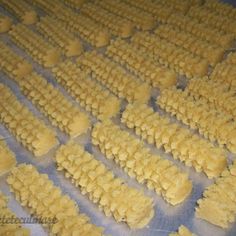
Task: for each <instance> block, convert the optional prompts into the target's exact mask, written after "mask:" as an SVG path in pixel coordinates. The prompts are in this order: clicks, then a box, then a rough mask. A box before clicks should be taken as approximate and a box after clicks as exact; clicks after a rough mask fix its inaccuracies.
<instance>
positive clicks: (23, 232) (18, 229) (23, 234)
mask: <svg viewBox="0 0 236 236" xmlns="http://www.w3.org/2000/svg"><path fill="white" fill-rule="evenodd" d="M7 204H8V199H7V197H6V196H5V195H3V193H2V192H1V191H0V212H1V217H4V218H5V219H6V221H9V219H12V218H13V219H16V218H17V216H16V215H15V214H14V213H13V212H12V211H11V210H10V209H9V208H8V206H7ZM0 235H5V236H8V235H9V236H17V235H19V236H30V230H29V229H27V228H24V227H22V226H21V225H20V224H17V223H11V224H9V223H7V224H6V223H5V224H4V223H2V222H1V223H0Z"/></svg>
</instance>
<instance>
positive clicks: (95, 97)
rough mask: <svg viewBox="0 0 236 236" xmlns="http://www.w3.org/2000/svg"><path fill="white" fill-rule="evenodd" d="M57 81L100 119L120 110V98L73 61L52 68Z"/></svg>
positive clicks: (111, 115) (113, 114)
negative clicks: (91, 77) (89, 76)
mask: <svg viewBox="0 0 236 236" xmlns="http://www.w3.org/2000/svg"><path fill="white" fill-rule="evenodd" d="M52 72H53V74H54V76H55V79H56V81H57V82H58V83H59V84H60V85H61V86H63V87H64V88H65V90H66V91H67V92H68V93H69V94H70V95H71V96H72V97H73V98H74V99H76V101H78V102H79V103H80V105H81V106H82V107H84V108H85V109H86V111H88V112H91V113H92V115H94V116H96V117H97V118H98V119H100V120H102V119H107V118H110V117H113V116H115V115H116V114H117V113H118V112H119V110H120V100H119V99H118V98H117V97H115V96H113V95H112V94H111V93H110V92H109V91H108V90H106V89H104V88H103V87H102V86H100V85H99V84H98V83H97V82H95V81H94V80H92V79H90V78H88V75H87V74H86V73H85V72H83V71H81V69H80V68H79V67H78V66H77V65H76V64H74V63H72V62H71V61H65V62H63V63H60V64H59V65H58V66H57V67H55V68H53V69H52Z"/></svg>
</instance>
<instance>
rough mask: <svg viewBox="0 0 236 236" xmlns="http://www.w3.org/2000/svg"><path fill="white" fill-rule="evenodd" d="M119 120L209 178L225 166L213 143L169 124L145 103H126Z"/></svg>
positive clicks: (225, 159)
mask: <svg viewBox="0 0 236 236" xmlns="http://www.w3.org/2000/svg"><path fill="white" fill-rule="evenodd" d="M121 121H122V123H125V124H126V125H127V127H129V128H134V130H135V133H136V134H137V135H139V136H141V137H142V139H145V140H147V142H148V143H150V144H155V145H156V147H158V148H160V147H164V150H165V152H166V153H168V152H171V153H172V155H173V157H174V158H175V159H179V160H180V161H182V162H184V164H185V165H187V166H192V167H194V169H195V170H196V171H197V172H204V173H205V174H206V175H207V176H208V177H209V178H213V177H217V176H219V175H220V174H221V173H222V171H223V170H224V169H225V167H226V165H227V158H226V153H225V152H224V151H223V150H222V149H220V148H216V147H214V145H213V144H211V143H210V142H208V141H206V140H205V139H202V138H200V137H199V136H198V135H196V134H192V133H191V131H190V130H189V129H186V128H183V127H182V126H181V125H178V124H175V123H172V122H171V121H170V119H169V118H167V117H164V116H163V117H162V116H160V115H159V114H158V113H155V112H154V111H153V109H152V108H151V107H148V106H147V105H140V104H138V103H136V104H129V105H128V106H127V107H126V109H125V111H124V112H123V114H122V118H121Z"/></svg>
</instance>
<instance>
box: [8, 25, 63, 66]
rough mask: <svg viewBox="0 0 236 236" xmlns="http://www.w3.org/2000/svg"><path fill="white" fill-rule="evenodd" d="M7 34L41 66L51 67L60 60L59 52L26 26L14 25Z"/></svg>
mask: <svg viewBox="0 0 236 236" xmlns="http://www.w3.org/2000/svg"><path fill="white" fill-rule="evenodd" d="M9 35H10V36H11V39H12V40H13V41H14V43H16V44H17V45H18V46H19V47H21V48H22V49H23V50H25V51H26V52H27V53H28V54H29V55H30V56H31V57H32V58H33V59H34V60H35V61H36V62H38V63H39V64H41V65H42V66H44V67H52V66H54V65H55V64H57V63H58V62H59V61H60V52H59V51H58V50H57V49H56V48H54V47H53V46H52V45H51V44H50V43H48V42H47V41H45V40H44V39H43V38H42V37H41V36H40V35H38V34H37V33H35V32H33V31H32V30H30V29H29V28H27V27H26V26H24V25H22V24H17V25H14V26H13V27H12V29H11V30H10V31H9Z"/></svg>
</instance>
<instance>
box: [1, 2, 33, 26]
mask: <svg viewBox="0 0 236 236" xmlns="http://www.w3.org/2000/svg"><path fill="white" fill-rule="evenodd" d="M0 4H1V6H2V7H3V8H5V9H6V10H7V11H9V12H10V13H11V14H12V15H13V16H15V17H16V18H17V19H18V20H19V21H21V23H23V24H25V25H32V24H34V23H35V22H36V21H37V20H38V17H37V13H36V11H35V10H34V8H32V7H31V5H30V4H28V3H27V2H26V1H25V0H17V1H15V0H0Z"/></svg>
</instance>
